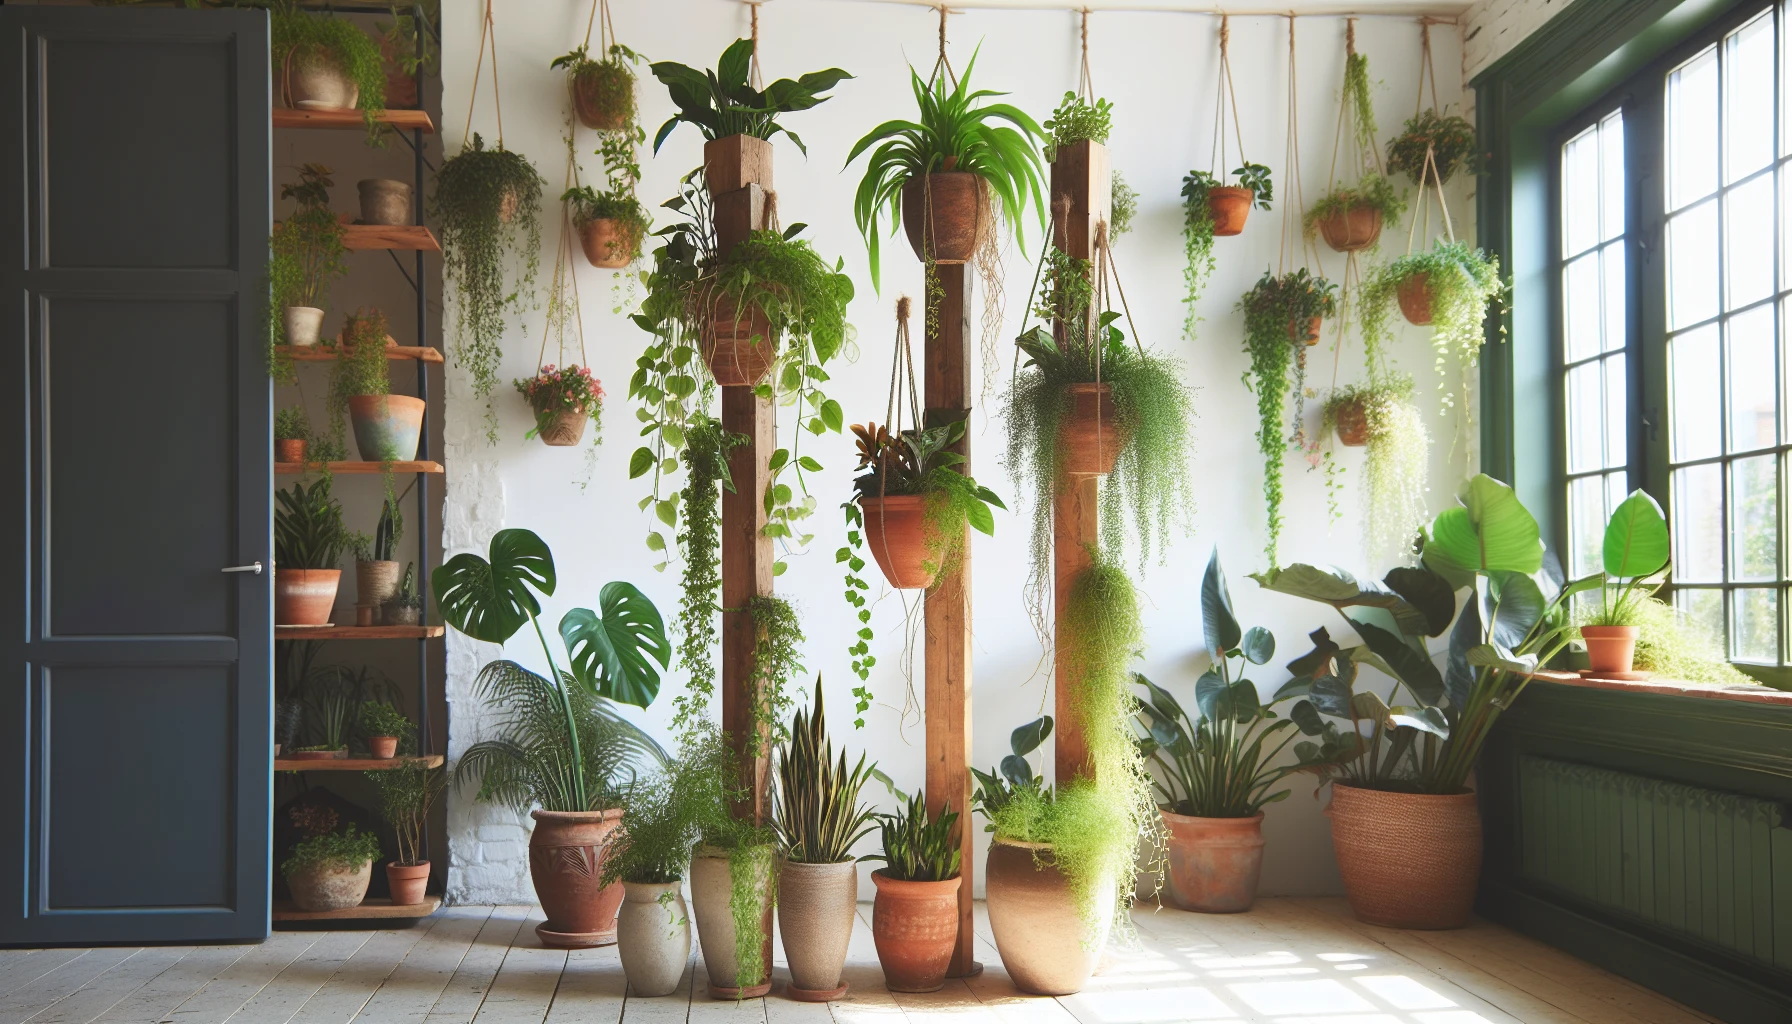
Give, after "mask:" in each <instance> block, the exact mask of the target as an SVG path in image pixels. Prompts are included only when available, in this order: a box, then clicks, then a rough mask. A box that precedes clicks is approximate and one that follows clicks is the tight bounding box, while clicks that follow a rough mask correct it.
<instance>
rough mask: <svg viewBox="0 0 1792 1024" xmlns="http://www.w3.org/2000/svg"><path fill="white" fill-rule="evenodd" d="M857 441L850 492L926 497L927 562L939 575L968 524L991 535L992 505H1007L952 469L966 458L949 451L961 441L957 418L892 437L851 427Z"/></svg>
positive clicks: (870, 427)
mask: <svg viewBox="0 0 1792 1024" xmlns="http://www.w3.org/2000/svg"><path fill="white" fill-rule="evenodd" d="M852 432H853V435H854V437H855V438H856V439H857V442H858V449H859V464H858V466H857V467H856V469H857V470H858V471H859V473H860V475H859V476H858V477H855V478H854V479H853V482H852V484H853V489H854V490H855V491H857V492H858V496H859V497H860V498H861V499H863V498H883V497H888V496H890V495H904V494H908V495H914V494H918V495H921V496H923V497H925V498H927V499H928V501H927V504H926V513H925V520H926V524H927V548H928V557H927V562H926V563H924V564H925V565H926V567H927V569H928V571H929V572H931V573H933V574H934V575H935V576H938V575H940V574H942V573H945V572H948V571H950V569H951V567H952V566H953V565H954V564H955V562H956V558H957V556H959V555H960V554H962V550H961V549H962V547H963V544H964V528H965V527H966V526H967V525H968V526H970V527H972V528H974V529H975V530H977V532H979V533H982V534H984V535H986V536H991V537H993V536H995V531H996V524H995V514H994V513H993V512H991V511H990V509H989V507H990V506H991V505H994V506H995V507H997V508H999V509H1003V510H1006V509H1007V508H1008V506H1007V505H1004V504H1002V499H1001V498H1000V497H998V496H997V495H996V493H995V492H994V491H991V490H990V489H989V488H987V487H984V486H982V485H981V484H979V483H977V481H975V480H973V479H972V478H971V477H969V476H967V475H965V473H964V472H963V471H962V470H960V469H958V468H957V467H960V466H963V465H964V464H965V462H966V459H965V457H964V456H963V455H960V454H958V453H957V452H955V451H953V450H952V446H953V445H956V444H958V443H959V442H960V441H962V440H963V439H964V432H965V424H964V421H963V420H956V421H953V422H951V423H946V424H943V425H941V426H938V427H928V428H924V429H914V428H910V429H906V430H902V431H900V432H899V434H898V435H897V436H895V437H892V436H891V435H890V431H889V428H888V427H880V426H878V425H877V424H875V423H867V424H865V425H863V426H860V425H858V424H854V425H853V428H852Z"/></svg>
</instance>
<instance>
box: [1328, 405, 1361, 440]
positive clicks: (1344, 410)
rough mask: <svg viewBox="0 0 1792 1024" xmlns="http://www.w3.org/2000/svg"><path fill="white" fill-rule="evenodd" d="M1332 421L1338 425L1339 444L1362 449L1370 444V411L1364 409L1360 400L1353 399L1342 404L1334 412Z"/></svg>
mask: <svg viewBox="0 0 1792 1024" xmlns="http://www.w3.org/2000/svg"><path fill="white" fill-rule="evenodd" d="M1332 419H1333V421H1334V422H1336V423H1337V425H1338V443H1339V444H1342V445H1344V446H1346V447H1349V448H1361V447H1363V446H1364V445H1367V444H1368V443H1369V410H1368V409H1366V408H1364V407H1363V403H1362V401H1361V400H1359V399H1352V400H1350V401H1348V402H1344V403H1342V404H1340V405H1339V406H1338V407H1337V408H1336V409H1334V410H1332Z"/></svg>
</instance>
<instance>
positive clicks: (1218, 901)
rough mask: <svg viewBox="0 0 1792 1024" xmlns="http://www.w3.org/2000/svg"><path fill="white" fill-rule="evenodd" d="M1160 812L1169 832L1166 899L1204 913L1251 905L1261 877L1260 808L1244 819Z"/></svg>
mask: <svg viewBox="0 0 1792 1024" xmlns="http://www.w3.org/2000/svg"><path fill="white" fill-rule="evenodd" d="M1161 813H1162V814H1163V817H1164V825H1165V826H1166V827H1167V828H1168V829H1169V833H1170V843H1169V845H1170V849H1169V860H1170V865H1169V867H1170V870H1169V876H1170V877H1169V884H1168V885H1167V886H1165V888H1167V889H1168V890H1169V897H1170V903H1171V904H1172V905H1173V906H1175V907H1177V908H1179V909H1182V910H1198V911H1200V912H1201V913H1203V914H1237V913H1242V912H1243V911H1246V910H1249V909H1251V902H1252V901H1253V900H1255V899H1256V898H1257V880H1258V879H1259V878H1261V877H1262V875H1263V812H1262V811H1258V812H1257V813H1256V814H1254V815H1252V816H1251V817H1249V818H1196V817H1191V816H1189V815H1185V814H1172V813H1171V812H1169V811H1162V812H1161Z"/></svg>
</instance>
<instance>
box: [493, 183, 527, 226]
mask: <svg viewBox="0 0 1792 1024" xmlns="http://www.w3.org/2000/svg"><path fill="white" fill-rule="evenodd" d="M521 205H523V197H522V195H521V194H520V193H519V192H517V190H516V189H514V188H507V189H505V190H504V194H503V195H501V196H499V197H498V223H500V224H508V223H510V222H511V221H513V220H515V219H516V210H517V207H519V206H521Z"/></svg>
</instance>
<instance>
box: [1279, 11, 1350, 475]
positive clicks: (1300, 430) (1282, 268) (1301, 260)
mask: <svg viewBox="0 0 1792 1024" xmlns="http://www.w3.org/2000/svg"><path fill="white" fill-rule="evenodd" d="M1287 17H1288V141H1287V144H1286V145H1285V146H1284V147H1283V150H1282V160H1283V165H1282V166H1283V168H1284V169H1283V172H1282V182H1283V184H1282V226H1281V230H1280V232H1279V238H1278V239H1277V242H1278V251H1277V253H1276V277H1278V278H1281V277H1284V276H1286V275H1288V274H1291V273H1293V272H1294V271H1295V270H1296V269H1298V268H1306V269H1307V270H1309V271H1310V270H1312V269H1313V268H1314V267H1320V269H1321V270H1323V269H1324V268H1323V266H1322V265H1321V263H1320V259H1319V247H1318V246H1317V245H1315V244H1314V243H1313V240H1312V239H1311V238H1309V237H1308V236H1307V233H1306V231H1305V230H1304V229H1303V228H1302V227H1301V222H1300V217H1299V214H1298V213H1297V212H1296V211H1300V210H1305V209H1306V208H1307V192H1306V186H1305V184H1303V183H1302V181H1301V175H1300V168H1301V159H1300V61H1299V60H1298V59H1297V54H1296V51H1295V45H1294V19H1295V16H1294V14H1292V13H1290V14H1289V15H1288V16H1287ZM1337 320H1338V328H1337V334H1336V335H1335V336H1334V338H1333V340H1332V386H1333V387H1336V386H1337V384H1338V365H1337V364H1338V358H1339V354H1340V352H1341V351H1342V350H1343V347H1344V329H1343V323H1344V310H1342V309H1340V310H1339V316H1338V318H1337ZM1307 337H1308V335H1306V334H1305V331H1304V328H1303V330H1302V332H1301V336H1300V337H1299V338H1297V339H1296V340H1295V349H1294V358H1295V362H1296V365H1297V366H1298V367H1299V370H1300V372H1301V375H1302V378H1303V379H1304V377H1305V373H1306V366H1307V348H1308V347H1309V346H1308V344H1307V342H1306V338H1307ZM1306 398H1307V396H1306V388H1305V387H1297V388H1296V389H1295V405H1294V420H1293V423H1294V433H1293V435H1292V438H1293V440H1292V444H1293V445H1294V446H1295V447H1298V448H1300V449H1302V450H1303V451H1304V452H1305V453H1306V455H1307V458H1308V459H1309V460H1311V459H1313V458H1315V457H1317V454H1318V451H1319V445H1320V442H1321V440H1322V439H1321V438H1319V437H1311V438H1309V437H1308V435H1307V424H1306V415H1307V414H1306Z"/></svg>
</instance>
